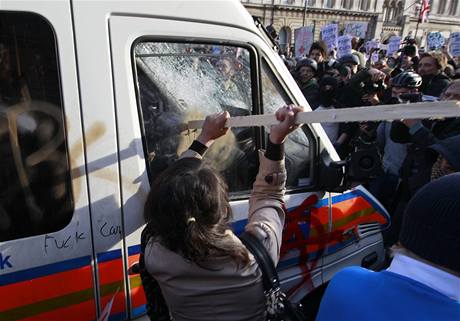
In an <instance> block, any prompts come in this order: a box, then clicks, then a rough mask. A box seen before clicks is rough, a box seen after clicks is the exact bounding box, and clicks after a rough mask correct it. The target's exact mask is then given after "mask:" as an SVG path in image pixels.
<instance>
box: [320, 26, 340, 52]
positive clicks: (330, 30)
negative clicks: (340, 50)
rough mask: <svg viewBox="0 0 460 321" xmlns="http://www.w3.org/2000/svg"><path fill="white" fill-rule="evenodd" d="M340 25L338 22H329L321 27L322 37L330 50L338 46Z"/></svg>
mask: <svg viewBox="0 0 460 321" xmlns="http://www.w3.org/2000/svg"><path fill="white" fill-rule="evenodd" d="M338 30H339V27H338V25H337V24H335V23H334V24H329V25H326V26H324V27H322V28H321V39H322V40H323V41H324V42H325V43H326V45H327V48H328V49H329V50H331V49H334V48H336V47H337V36H338Z"/></svg>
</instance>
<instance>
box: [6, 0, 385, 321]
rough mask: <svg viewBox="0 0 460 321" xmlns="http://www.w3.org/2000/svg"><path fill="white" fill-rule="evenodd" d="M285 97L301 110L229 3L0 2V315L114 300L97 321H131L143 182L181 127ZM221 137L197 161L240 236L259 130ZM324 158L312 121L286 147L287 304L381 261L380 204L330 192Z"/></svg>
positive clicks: (286, 79) (183, 132)
mask: <svg viewBox="0 0 460 321" xmlns="http://www.w3.org/2000/svg"><path fill="white" fill-rule="evenodd" d="M286 103H295V104H299V105H303V106H308V104H307V102H306V100H305V99H304V97H303V95H302V93H301V92H300V90H299V88H298V87H297V85H296V83H295V82H294V80H293V79H292V77H291V76H290V74H289V72H288V71H287V69H286V68H285V66H284V64H283V62H282V60H281V59H280V58H279V56H278V55H277V53H276V52H275V51H274V49H273V45H272V43H271V42H270V40H269V38H268V37H267V36H266V35H265V34H264V31H263V30H262V27H261V26H260V25H259V24H258V23H255V22H254V20H253V19H252V17H251V16H250V15H249V14H248V13H247V11H246V10H245V9H244V7H243V6H242V5H241V4H240V3H239V2H238V1H236V0H233V1H230V0H225V1H212V2H211V1H174V0H170V1H156V0H153V1H152V0H149V1H83V0H81V1H78V0H66V1H15V0H11V1H9V0H4V1H1V2H0V149H1V159H0V177H1V178H0V297H1V298H2V299H1V300H0V320H8V321H13V320H48V321H53V320H59V321H62V320H85V321H86V320H96V319H97V318H98V317H99V316H100V314H101V311H102V310H103V309H104V307H105V306H106V305H107V304H108V302H109V301H111V299H112V298H113V301H112V303H113V304H112V307H111V309H110V320H130V319H136V318H139V317H142V315H144V314H145V297H144V295H143V291H142V288H141V282H140V279H139V277H138V276H130V275H128V272H127V271H128V268H129V266H131V265H132V264H133V263H134V262H136V261H137V260H138V256H139V242H140V232H141V230H142V228H143V226H144V221H143V218H142V215H143V204H144V200H145V197H146V195H147V193H148V190H149V181H150V180H152V179H153V178H155V175H157V174H158V172H160V171H161V170H162V169H163V168H165V166H167V165H168V164H169V163H170V162H172V161H174V160H175V159H176V158H177V156H178V154H180V152H181V151H182V150H183V149H184V148H186V147H187V146H188V144H190V143H191V141H192V140H193V138H194V136H195V135H196V132H193V131H189V130H187V128H186V127H185V126H184V123H186V121H187V120H190V119H195V118H202V117H204V116H205V115H206V114H209V113H212V112H216V111H220V110H227V111H229V112H230V114H231V115H234V116H235V115H250V114H261V113H272V112H273V111H274V110H276V109H277V108H278V107H280V106H282V105H284V104H286ZM307 109H308V108H307ZM224 142H225V143H224V144H221V145H220V146H219V145H218V144H217V145H216V146H217V147H216V150H214V151H210V153H209V154H208V157H209V158H210V161H212V162H214V164H215V166H216V167H217V168H218V169H219V170H220V171H221V173H222V174H223V175H224V177H225V178H226V180H227V182H228V185H229V188H230V192H231V199H232V207H233V210H234V216H235V222H234V225H233V226H234V229H235V231H236V232H239V231H241V230H242V229H243V227H244V224H245V220H246V219H247V209H248V202H247V200H248V196H249V191H250V189H251V183H252V181H253V179H254V176H255V174H256V173H257V166H258V163H257V157H256V151H257V150H258V149H259V148H263V147H264V146H265V144H266V132H265V130H264V129H263V128H255V127H254V128H244V129H233V130H232V131H231V133H230V134H229V135H228V137H226V138H225V139H224ZM325 158H329V159H330V160H335V161H337V160H338V157H337V154H336V152H335V151H334V149H333V146H332V145H331V143H330V142H329V140H328V139H327V136H326V135H325V133H324V131H323V129H322V127H321V126H320V125H319V124H315V125H308V126H303V128H301V129H298V130H297V131H296V132H295V134H293V135H291V136H290V137H289V140H288V141H287V143H286V164H287V170H288V182H287V195H286V205H287V208H288V212H289V213H288V218H287V222H286V227H285V233H284V237H283V248H282V257H281V261H280V263H279V266H278V269H279V273H280V277H281V279H282V284H283V287H284V289H285V291H286V292H287V293H288V294H289V295H290V297H291V298H292V299H293V300H301V299H302V298H304V297H305V296H306V295H307V294H309V293H311V292H312V291H314V289H315V288H317V287H318V286H320V285H322V284H323V283H325V282H327V281H328V280H329V279H330V278H331V277H332V276H333V274H334V273H335V272H337V271H338V270H339V269H341V268H343V267H344V266H348V265H352V264H355V265H364V266H369V267H372V266H375V265H377V264H379V263H381V262H382V260H383V245H382V236H381V229H382V228H383V227H385V226H386V225H387V224H388V217H387V213H386V211H385V210H384V209H383V208H382V207H381V205H380V204H379V203H378V202H376V201H375V200H374V199H373V198H372V197H371V196H369V194H368V192H367V191H366V190H364V189H363V188H357V189H354V190H349V191H346V192H344V193H332V192H328V191H332V190H336V189H338V187H339V184H340V181H341V179H342V178H341V177H340V175H338V174H340V172H341V170H338V171H336V170H328V167H325V166H324V165H323V163H324V159H325ZM331 173H332V174H331ZM336 174H337V175H336ZM318 196H319V200H318V201H316V200H315V197H318ZM158 259H161V258H158Z"/></svg>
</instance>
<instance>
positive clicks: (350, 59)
mask: <svg viewBox="0 0 460 321" xmlns="http://www.w3.org/2000/svg"><path fill="white" fill-rule="evenodd" d="M337 61H338V62H339V64H341V65H343V64H353V65H359V58H358V57H357V56H356V55H354V54H347V55H344V56H342V57H340V58H339V60H337Z"/></svg>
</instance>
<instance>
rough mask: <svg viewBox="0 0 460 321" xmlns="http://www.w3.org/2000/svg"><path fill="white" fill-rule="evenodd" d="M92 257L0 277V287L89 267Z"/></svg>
mask: <svg viewBox="0 0 460 321" xmlns="http://www.w3.org/2000/svg"><path fill="white" fill-rule="evenodd" d="M90 263H91V256H83V257H79V258H75V259H70V260H66V261H61V262H57V263H51V264H46V265H42V266H38V267H34V268H31V269H26V270H22V271H18V272H12V273H8V274H3V275H0V286H3V285H8V284H12V283H16V282H21V281H27V280H31V279H35V278H39V277H43V276H48V275H51V274H55V273H59V272H65V271H69V270H74V269H78V268H81V267H84V266H86V265H89V264H90Z"/></svg>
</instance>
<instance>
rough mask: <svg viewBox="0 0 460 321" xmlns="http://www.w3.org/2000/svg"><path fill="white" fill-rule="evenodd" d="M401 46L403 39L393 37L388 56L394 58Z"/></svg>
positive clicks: (390, 41)
mask: <svg viewBox="0 0 460 321" xmlns="http://www.w3.org/2000/svg"><path fill="white" fill-rule="evenodd" d="M400 46H401V37H398V36H392V37H391V38H390V40H389V42H388V49H387V56H389V57H390V56H392V55H393V54H394V53H395V52H397V51H398V50H399V47H400Z"/></svg>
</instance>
